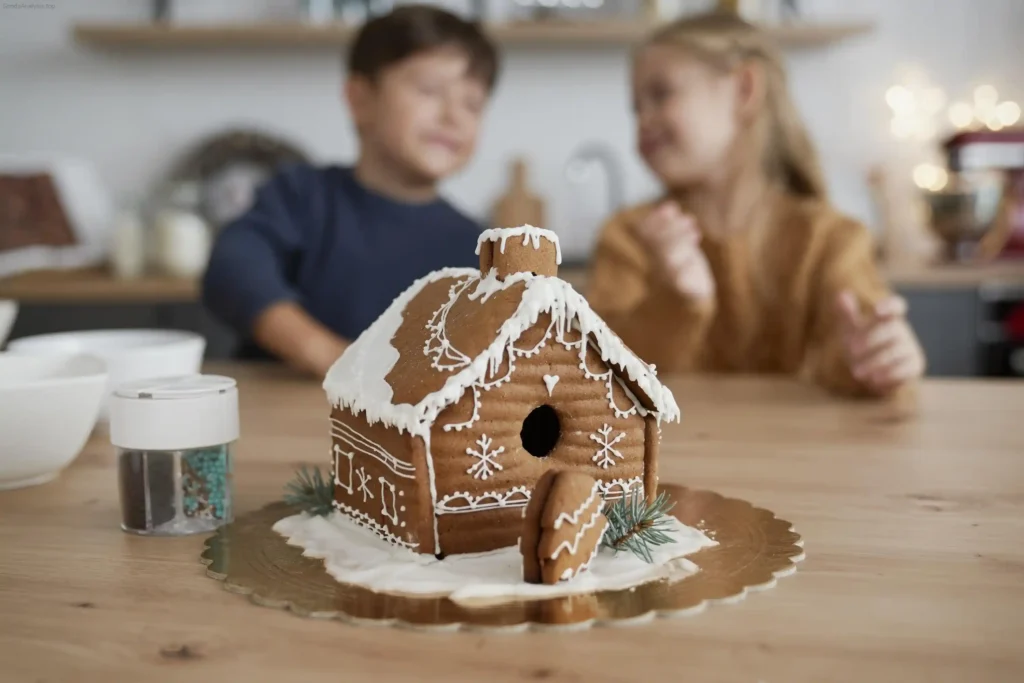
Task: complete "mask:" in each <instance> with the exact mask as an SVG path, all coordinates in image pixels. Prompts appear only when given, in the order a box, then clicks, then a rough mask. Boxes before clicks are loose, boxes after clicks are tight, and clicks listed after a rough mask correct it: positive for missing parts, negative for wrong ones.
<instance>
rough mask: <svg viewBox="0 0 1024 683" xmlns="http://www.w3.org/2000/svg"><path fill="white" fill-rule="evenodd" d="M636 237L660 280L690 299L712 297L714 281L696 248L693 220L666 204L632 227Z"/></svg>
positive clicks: (705, 261)
mask: <svg viewBox="0 0 1024 683" xmlns="http://www.w3.org/2000/svg"><path fill="white" fill-rule="evenodd" d="M636 234H637V236H638V237H639V238H640V240H641V242H643V244H644V246H645V247H646V248H647V251H648V252H649V254H650V256H651V260H652V262H653V263H654V264H655V267H656V268H657V269H658V270H659V272H660V273H661V275H662V276H663V277H664V279H665V280H666V281H667V282H668V283H669V284H671V285H672V286H673V287H674V288H675V289H676V291H678V292H679V293H680V294H682V295H683V296H685V297H688V298H693V299H710V298H712V297H714V295H715V279H714V277H713V276H712V274H711V267H710V266H709V265H708V260H707V258H706V257H705V256H704V252H703V251H701V248H700V246H699V245H700V238H701V235H700V231H699V230H698V229H697V226H696V224H695V223H694V221H693V218H691V217H690V216H686V215H683V213H682V211H680V210H679V207H678V206H676V205H675V204H674V203H672V202H666V203H664V204H662V205H661V206H659V207H658V208H656V209H655V210H654V211H652V212H651V213H650V214H648V215H647V217H646V218H645V219H644V220H643V221H642V222H641V223H640V224H639V225H637V226H636Z"/></svg>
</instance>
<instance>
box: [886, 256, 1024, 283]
mask: <svg viewBox="0 0 1024 683" xmlns="http://www.w3.org/2000/svg"><path fill="white" fill-rule="evenodd" d="M885 274H886V277H887V278H888V279H889V282H891V283H892V285H893V286H894V287H913V288H929V289H930V288H934V289H976V288H979V287H986V286H1000V285H1008V286H1024V260H1017V261H1006V262H997V263H989V264H983V265H966V264H953V263H944V264H938V265H913V266H894V265H893V266H887V267H886V268H885Z"/></svg>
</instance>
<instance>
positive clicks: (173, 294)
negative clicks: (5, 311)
mask: <svg viewBox="0 0 1024 683" xmlns="http://www.w3.org/2000/svg"><path fill="white" fill-rule="evenodd" d="M0 299H14V300H15V301H20V302H22V303H71V304H75V303H83V304H84V303H138V302H146V303H172V302H173V303H190V302H193V301H198V300H199V282H198V281H197V280H188V279H184V278H176V277H171V276H168V275H155V274H154V275H143V276H142V277H138V278H133V279H130V280H121V279H118V278H116V277H114V276H113V275H112V274H111V273H110V272H109V271H108V270H106V269H104V268H82V269H73V270H37V271H33V272H30V273H24V274H22V275H15V276H12V277H9V278H4V279H0Z"/></svg>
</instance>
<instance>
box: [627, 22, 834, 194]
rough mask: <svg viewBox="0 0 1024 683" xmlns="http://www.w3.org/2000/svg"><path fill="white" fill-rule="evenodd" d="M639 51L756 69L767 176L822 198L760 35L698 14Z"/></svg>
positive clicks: (771, 50) (773, 51)
mask: <svg viewBox="0 0 1024 683" xmlns="http://www.w3.org/2000/svg"><path fill="white" fill-rule="evenodd" d="M644 45H645V46H647V45H672V46H676V47H680V48H682V49H684V50H685V51H686V52H687V53H689V54H690V55H692V56H693V57H695V58H697V59H699V60H700V61H702V62H704V63H705V64H707V65H708V66H711V67H712V68H715V69H717V70H720V71H731V70H732V69H734V68H736V67H737V66H739V65H740V64H742V63H744V62H747V61H755V62H757V63H759V64H760V65H761V67H762V68H763V70H764V75H765V99H764V106H763V107H762V112H761V121H760V122H759V123H760V128H761V137H762V138H763V140H764V141H763V151H764V161H765V163H766V165H767V171H768V173H769V174H771V175H772V176H774V177H776V178H779V179H780V180H782V181H783V183H784V184H785V186H786V187H787V189H789V191H791V192H793V193H794V194H797V195H802V196H806V197H820V198H824V197H825V195H826V189H825V181H824V178H823V175H822V172H821V166H820V164H819V162H818V154H817V152H816V151H815V149H814V145H813V144H811V139H810V136H809V135H808V134H807V129H806V128H805V127H804V124H803V122H802V120H801V119H800V115H799V114H798V113H797V110H796V107H795V105H794V104H793V100H792V99H791V97H790V95H789V86H788V84H787V78H786V70H785V66H784V64H783V60H782V55H781V52H780V51H779V48H778V47H777V46H776V45H775V44H774V43H773V41H772V40H771V39H770V38H769V36H768V35H767V34H766V33H765V32H764V31H761V30H760V29H758V28H756V27H754V26H752V25H751V24H748V23H747V22H746V21H743V20H742V19H740V18H739V17H738V16H736V15H734V14H729V13H724V12H720V13H713V14H702V15H698V16H694V17H686V18H683V19H680V20H678V21H675V22H672V23H670V24H668V25H666V26H664V27H662V28H660V29H658V30H657V31H655V32H654V33H653V34H652V35H651V36H650V37H649V38H648V39H647V40H646V41H645V43H644Z"/></svg>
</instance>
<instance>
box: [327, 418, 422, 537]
mask: <svg viewBox="0 0 1024 683" xmlns="http://www.w3.org/2000/svg"><path fill="white" fill-rule="evenodd" d="M331 463H332V466H331V474H332V478H333V479H334V502H335V507H336V508H337V509H339V510H340V511H342V512H344V513H345V514H347V515H349V516H350V517H351V518H352V519H353V520H354V521H355V522H356V523H357V524H360V525H361V526H364V527H366V528H368V529H370V530H371V531H373V532H375V533H376V534H377V535H378V536H382V537H384V538H385V539H387V540H390V541H392V542H395V543H398V544H400V545H404V546H405V547H408V548H410V549H412V550H416V551H418V552H423V553H430V554H433V553H434V535H433V519H432V516H431V515H432V511H431V503H430V491H429V488H428V481H429V479H428V475H427V470H426V462H425V458H424V451H423V447H422V440H420V439H418V438H415V439H414V438H412V437H410V436H409V435H408V434H399V433H398V431H397V430H394V429H389V428H387V427H385V426H384V425H383V424H380V423H378V424H373V425H370V424H367V422H366V420H365V419H364V418H363V416H362V414H360V415H358V416H357V415H353V414H352V413H351V412H349V411H348V410H343V409H335V410H333V411H332V413H331Z"/></svg>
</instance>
